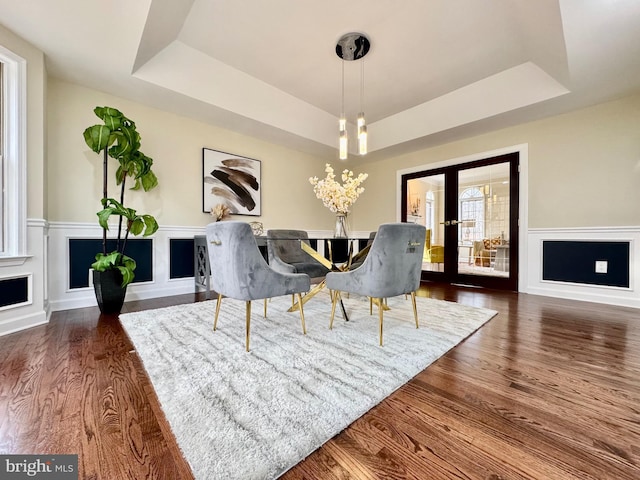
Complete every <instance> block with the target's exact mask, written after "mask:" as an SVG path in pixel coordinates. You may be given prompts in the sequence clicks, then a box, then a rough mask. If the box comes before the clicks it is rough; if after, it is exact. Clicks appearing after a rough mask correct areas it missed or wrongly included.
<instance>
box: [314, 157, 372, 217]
mask: <svg viewBox="0 0 640 480" xmlns="http://www.w3.org/2000/svg"><path fill="white" fill-rule="evenodd" d="M324 171H325V172H327V176H326V178H324V179H322V180H318V177H311V178H309V183H311V185H313V191H314V193H315V194H316V197H318V198H319V199H320V200H322V203H323V204H324V206H325V207H327V208H328V209H329V210H331V211H332V212H333V213H338V214H343V215H346V214H347V213H349V207H351V205H353V204H354V203H355V202H356V200H357V199H358V197H359V196H360V194H361V193H362V192H364V188H363V187H361V186H360V184H362V182H364V181H365V180H366V179H367V177H368V176H369V174H367V173H361V174H359V175H358V176H357V177H354V174H353V172H352V171H351V170H349V169H345V170H343V171H342V184H340V183H339V182H337V181H336V180H335V178H336V176H335V175H334V173H333V168H331V165H330V164H328V163H327V164H326V165H325V169H324Z"/></svg>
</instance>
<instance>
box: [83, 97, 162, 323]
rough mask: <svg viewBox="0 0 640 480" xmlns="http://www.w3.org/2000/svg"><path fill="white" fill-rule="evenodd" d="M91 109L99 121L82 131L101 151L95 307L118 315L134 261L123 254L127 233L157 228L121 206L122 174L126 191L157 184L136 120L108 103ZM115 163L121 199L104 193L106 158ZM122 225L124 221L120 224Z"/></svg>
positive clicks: (150, 220)
mask: <svg viewBox="0 0 640 480" xmlns="http://www.w3.org/2000/svg"><path fill="white" fill-rule="evenodd" d="M93 111H94V113H95V114H96V115H97V116H98V117H99V118H100V119H101V120H102V121H103V124H98V125H93V126H91V127H88V128H87V129H85V131H84V141H85V142H86V144H87V146H88V147H89V148H90V149H91V150H93V151H94V152H96V153H98V154H99V153H102V155H103V166H102V176H103V193H102V210H101V211H99V212H98V213H97V215H98V223H99V224H100V226H101V227H102V252H99V253H98V254H96V257H95V260H96V261H95V262H94V263H93V264H92V265H91V268H93V285H94V290H95V292H96V299H97V300H98V306H99V307H100V311H101V312H102V313H105V314H114V313H120V310H121V309H122V304H123V303H124V297H125V294H126V290H127V285H129V284H130V283H131V282H132V281H133V278H134V276H135V274H134V273H133V272H134V270H135V268H136V262H135V260H134V259H133V258H131V257H128V256H127V255H125V248H126V246H127V240H128V238H129V235H143V236H145V237H147V236H149V235H152V234H153V233H155V232H156V230H158V222H157V221H156V219H155V218H154V217H153V216H151V215H146V214H139V213H137V212H136V210H134V209H132V208H127V207H126V206H125V205H124V194H125V183H126V180H127V177H131V178H132V179H133V181H134V185H133V187H131V190H140V188H142V189H143V190H144V191H145V192H146V191H149V190H151V189H152V188H154V187H156V186H157V185H158V179H157V177H156V175H155V173H153V171H152V170H151V166H152V164H153V160H152V159H151V158H149V157H147V156H146V155H145V154H144V153H142V152H141V151H140V134H139V133H138V131H137V130H136V124H135V123H134V122H133V121H132V120H130V119H128V118H127V117H125V116H124V115H123V114H122V113H121V112H120V111H118V110H116V109H115V108H111V107H96V108H95V109H94V110H93ZM109 157H111V158H114V159H116V160H117V161H118V168H117V170H116V173H115V176H116V183H117V185H119V186H120V200H119V201H118V200H116V199H114V198H110V197H109V196H108V192H107V177H108V158H109ZM114 215H115V216H117V217H118V234H117V236H116V239H115V240H116V249H115V250H114V251H112V252H110V253H107V230H109V219H110V218H111V216H114ZM123 223H124V225H123Z"/></svg>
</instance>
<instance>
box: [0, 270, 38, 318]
mask: <svg viewBox="0 0 640 480" xmlns="http://www.w3.org/2000/svg"><path fill="white" fill-rule="evenodd" d="M29 303H31V275H23V276H18V277H7V278H0V310H4V309H7V308H13V307H18V306H22V305H27V304H29Z"/></svg>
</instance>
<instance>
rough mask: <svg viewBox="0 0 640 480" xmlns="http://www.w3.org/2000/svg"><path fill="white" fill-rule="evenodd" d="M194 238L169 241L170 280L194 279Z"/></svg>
mask: <svg viewBox="0 0 640 480" xmlns="http://www.w3.org/2000/svg"><path fill="white" fill-rule="evenodd" d="M193 248H194V245H193V238H171V239H169V278H187V277H192V278H193V272H194V268H195V265H194V261H193Z"/></svg>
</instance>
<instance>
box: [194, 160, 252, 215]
mask: <svg viewBox="0 0 640 480" xmlns="http://www.w3.org/2000/svg"><path fill="white" fill-rule="evenodd" d="M261 197H262V162H261V161H260V160H256V159H254V158H248V157H243V156H240V155H234V154H233V153H228V152H222V151H219V150H212V149H210V148H203V149H202V211H203V212H204V213H210V212H211V209H212V208H213V207H215V206H216V205H218V204H223V205H226V206H227V207H228V208H229V210H230V212H231V214H232V215H250V216H260V215H261V214H262V201H261Z"/></svg>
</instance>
